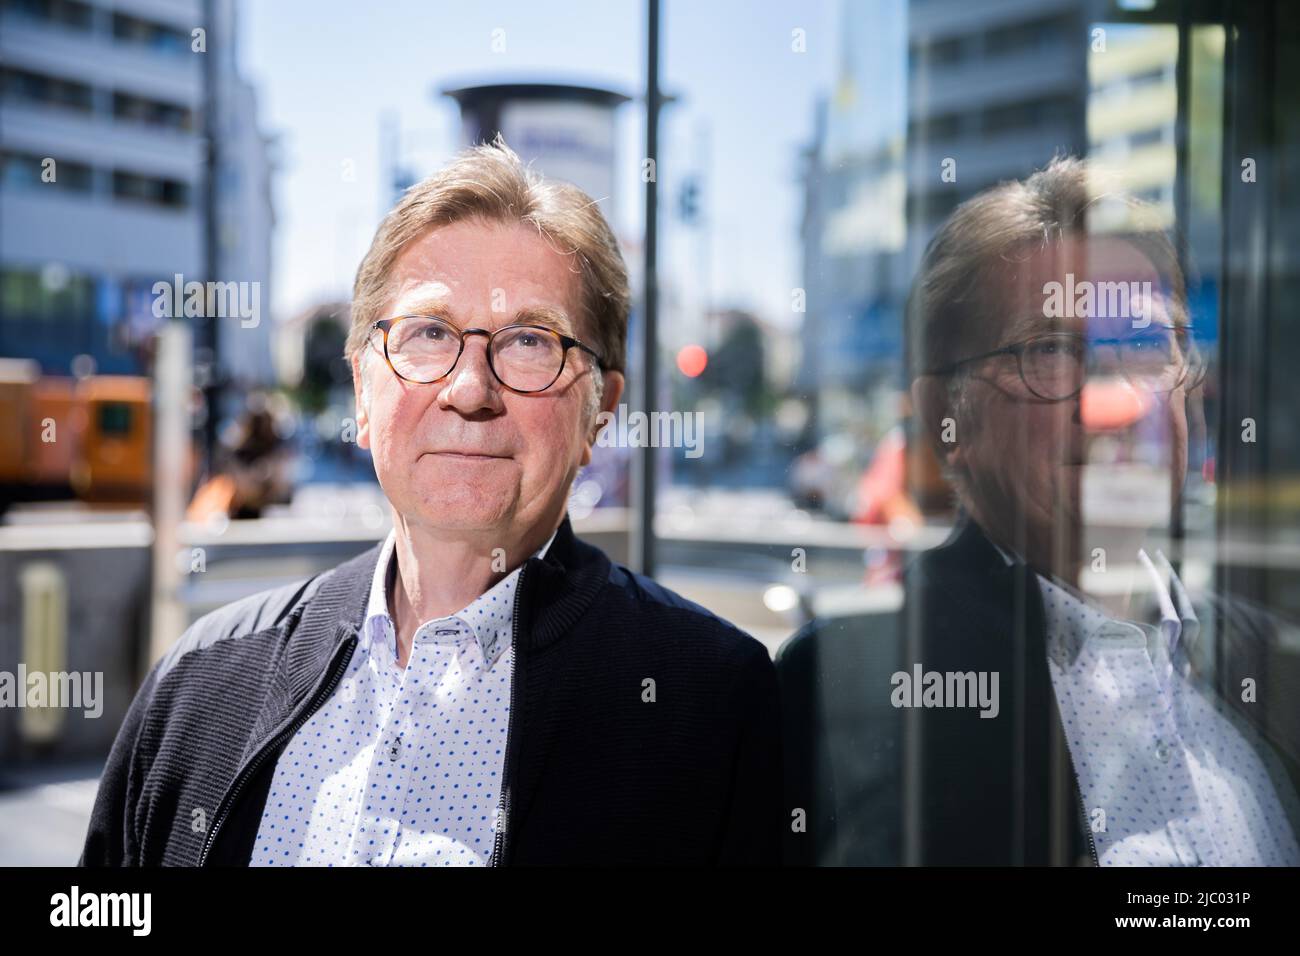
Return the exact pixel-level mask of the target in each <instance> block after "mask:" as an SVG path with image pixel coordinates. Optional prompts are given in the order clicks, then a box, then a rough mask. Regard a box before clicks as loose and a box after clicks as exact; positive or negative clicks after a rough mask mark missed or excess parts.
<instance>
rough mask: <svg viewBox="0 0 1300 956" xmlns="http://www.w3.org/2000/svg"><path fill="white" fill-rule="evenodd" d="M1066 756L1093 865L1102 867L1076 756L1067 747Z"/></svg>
mask: <svg viewBox="0 0 1300 956" xmlns="http://www.w3.org/2000/svg"><path fill="white" fill-rule="evenodd" d="M1065 752H1066V754H1067V755H1068V756H1069V758H1070V778H1071V780H1073V781H1074V784H1073V786H1074V792H1075V794H1076V795H1077V796H1078V797H1079V812H1080V813H1081V814H1083V832H1084V833H1086V834H1088V852H1090V853H1091V854H1092V865H1093V866H1098V867H1099V866H1101V863H1100V862H1099V861H1098V860H1097V842H1096V841H1095V840H1094V839H1093V838H1092V821H1091V820H1089V819H1088V807H1087V806H1086V805H1085V804H1084V802H1083V789H1082V788H1081V787H1080V786H1079V775H1078V774H1077V773H1075V770H1074V754H1071V753H1070V749H1069V747H1066V751H1065Z"/></svg>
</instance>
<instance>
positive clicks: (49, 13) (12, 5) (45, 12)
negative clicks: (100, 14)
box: [0, 0, 91, 30]
mask: <svg viewBox="0 0 1300 956" xmlns="http://www.w3.org/2000/svg"><path fill="white" fill-rule="evenodd" d="M0 13H5V14H11V15H13V16H18V17H23V18H26V19H29V20H39V21H41V22H42V23H49V24H55V25H57V26H61V27H70V28H72V29H74V30H89V29H90V23H91V10H90V4H88V3H81V2H80V0H0Z"/></svg>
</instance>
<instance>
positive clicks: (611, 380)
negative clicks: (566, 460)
mask: <svg viewBox="0 0 1300 956" xmlns="http://www.w3.org/2000/svg"><path fill="white" fill-rule="evenodd" d="M625 384H626V382H625V380H624V378H623V373H622V372H606V373H605V388H604V392H603V394H602V395H601V398H600V408H599V410H598V411H597V413H596V421H594V422H592V423H591V431H590V433H589V434H588V437H587V442H586V444H585V445H584V446H583V449H582V461H581V462H580V467H582V468H586V467H587V466H588V465H590V464H591V446H592V445H594V444H596V438H597V437H598V436H599V435H600V430H601V429H602V428H604V427H605V426H604V425H603V424H601V422H600V415H601V413H602V412H609V413H610V414H611V415H612V414H614V409H616V408H617V407H618V401H619V399H620V398H622V397H623V386H624V385H625Z"/></svg>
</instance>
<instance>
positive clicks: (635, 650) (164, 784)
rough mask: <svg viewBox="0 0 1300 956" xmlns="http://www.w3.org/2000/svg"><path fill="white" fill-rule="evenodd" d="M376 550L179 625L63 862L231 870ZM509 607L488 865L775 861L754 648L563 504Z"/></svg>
mask: <svg viewBox="0 0 1300 956" xmlns="http://www.w3.org/2000/svg"><path fill="white" fill-rule="evenodd" d="M379 550H380V547H379V545H378V544H376V545H375V546H374V547H372V548H370V549H369V550H367V551H366V552H364V553H363V554H360V555H358V556H357V557H355V558H352V559H351V560H349V561H346V562H344V563H343V564H341V565H339V566H338V567H336V568H334V569H332V570H330V571H327V572H325V573H323V574H320V575H316V576H314V577H311V578H309V579H307V580H305V581H303V582H299V583H295V584H292V585H288V586H285V587H281V588H277V589H274V590H268V591H264V592H262V593H260V594H256V595H253V596H251V597H248V598H245V599H243V600H241V601H237V602H235V603H233V604H231V605H229V606H227V607H225V608H222V609H220V610H218V611H214V612H212V613H210V614H207V615H205V616H204V617H202V618H200V619H199V620H198V621H196V622H195V623H194V624H193V625H191V626H190V627H189V628H188V629H187V630H186V632H185V633H184V635H182V637H181V639H180V640H179V641H178V642H177V643H176V645H175V646H173V647H172V648H171V650H170V651H169V652H168V653H167V654H166V655H164V657H163V658H162V659H160V660H159V661H158V662H157V664H155V665H154V667H153V668H152V669H151V671H150V672H149V674H148V676H147V677H146V679H145V682H144V684H143V685H142V686H141V688H140V690H139V692H138V693H137V695H136V698H135V700H134V702H133V703H132V705H131V708H130V711H129V712H128V714H127V717H126V720H125V721H124V723H123V725H122V728H121V730H120V731H119V732H118V735H117V739H116V741H115V742H114V744H113V748H112V751H111V753H110V754H109V757H108V762H107V765H106V766H105V769H104V775H103V778H102V780H101V781H100V786H99V792H98V794H97V796H96V798H95V805H94V809H93V811H92V816H91V821H90V827H89V831H88V832H87V835H86V842H85V846H84V848H83V850H82V855H81V859H80V861H79V865H82V866H134V865H180V866H194V865H209V866H211V865H222V864H225V865H246V864H247V862H248V860H249V858H250V857H251V855H252V850H253V844H254V841H255V839H256V836H257V830H258V826H259V824H260V822H261V816H262V809H263V806H264V804H265V802H266V797H267V792H268V790H269V788H270V785H271V779H272V776H273V773H274V769H275V763H276V759H277V756H278V754H279V753H280V751H281V750H282V749H283V747H284V746H285V744H286V743H287V742H288V741H289V739H290V738H291V737H292V736H293V734H294V732H295V731H296V730H297V728H298V727H299V726H301V725H302V723H304V722H305V721H306V720H307V718H308V717H310V716H311V714H312V713H314V712H315V710H316V709H318V708H319V707H320V706H321V704H322V703H323V702H324V701H325V700H326V699H328V697H329V695H330V694H331V693H332V692H333V690H334V688H335V687H336V686H337V684H338V682H339V681H340V679H341V678H342V676H343V673H344V671H345V670H346V668H347V665H348V661H349V659H350V656H351V654H352V652H353V650H354V649H355V647H356V643H357V635H358V633H359V630H360V628H361V626H362V624H363V622H364V615H365V607H366V600H367V597H368V595H369V590H370V585H371V580H372V578H373V575H374V571H375V566H376V564H377V562H378V559H379ZM516 602H517V603H516V611H515V633H514V637H513V641H514V647H515V672H514V681H513V684H512V690H511V709H510V712H511V723H510V727H509V732H508V740H507V746H506V757H505V766H504V770H503V781H502V801H503V803H504V813H503V816H502V819H504V820H505V826H504V828H503V829H502V832H501V833H500V834H499V835H498V844H497V847H496V849H495V850H494V853H493V857H492V861H493V863H494V864H497V865H502V864H565V863H573V864H633V865H639V864H688V865H689V864H718V863H721V864H728V863H742V864H746V863H753V864H765V863H768V864H777V863H779V862H780V850H781V836H782V832H783V828H784V820H785V816H784V813H783V810H782V799H781V776H782V767H781V760H782V754H781V750H780V747H781V740H780V713H779V711H780V704H779V699H778V692H777V684H776V674H775V669H774V667H773V665H772V662H771V660H770V658H769V657H768V654H767V651H766V649H765V648H764V647H763V646H762V645H761V644H760V643H759V642H758V641H756V640H755V639H754V638H752V637H750V636H749V635H747V634H745V633H744V632H742V631H740V630H738V629H737V628H735V627H733V626H732V625H730V624H728V623H727V622H725V621H723V620H721V619H720V618H718V617H716V616H714V615H713V614H711V613H710V612H708V611H707V610H705V609H704V608H702V607H700V606H699V605H697V604H693V603H691V602H689V601H687V600H685V599H684V598H682V597H680V596H679V595H677V594H675V593H673V592H672V591H669V590H667V589H666V588H663V587H661V586H660V585H658V584H656V583H655V582H654V581H652V580H650V579H649V578H646V577H644V576H642V575H638V574H634V573H633V572H631V571H629V570H628V569H627V568H625V567H623V566H622V565H618V564H614V563H612V562H611V561H610V560H609V558H608V557H607V556H606V555H605V554H604V553H603V552H602V551H600V550H599V549H598V548H595V547H592V546H591V545H589V544H587V543H586V542H583V541H581V540H580V539H578V538H577V537H576V536H575V535H574V534H573V530H572V527H571V526H570V523H569V518H568V516H567V515H566V516H565V518H564V521H563V522H562V523H561V525H560V527H559V530H558V532H557V534H556V536H555V540H554V541H553V542H552V544H551V547H550V548H549V549H548V551H547V553H546V555H545V557H543V558H537V557H532V558H529V559H528V561H527V562H526V563H525V565H524V569H523V572H522V574H521V577H520V581H519V588H518V590H517V592H516ZM649 681H653V684H650V683H648V682H649ZM651 689H652V690H653V693H651Z"/></svg>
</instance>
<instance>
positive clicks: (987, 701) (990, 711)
mask: <svg viewBox="0 0 1300 956" xmlns="http://www.w3.org/2000/svg"><path fill="white" fill-rule="evenodd" d="M889 683H890V684H891V685H893V688H894V689H893V691H892V692H891V693H890V695H889V702H890V703H891V704H893V705H894V706H895V707H978V708H979V711H980V717H996V716H997V715H998V711H999V710H1000V709H1001V707H1000V705H999V702H998V672H997V671H925V670H923V669H922V667H921V665H920V664H913V665H912V672H911V673H910V674H909V673H908V672H907V671H895V672H894V675H893V676H892V677H891V678H890V679H889Z"/></svg>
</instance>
